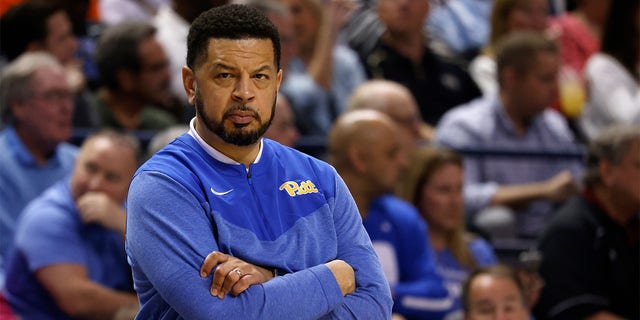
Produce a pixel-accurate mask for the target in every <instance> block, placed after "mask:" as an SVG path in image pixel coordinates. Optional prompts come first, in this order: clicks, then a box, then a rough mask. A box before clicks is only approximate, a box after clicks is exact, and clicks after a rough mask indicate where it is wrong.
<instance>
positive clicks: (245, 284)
mask: <svg viewBox="0 0 640 320" xmlns="http://www.w3.org/2000/svg"><path fill="white" fill-rule="evenodd" d="M325 265H326V266H327V267H328V268H329V269H330V270H331V272H332V273H333V276H334V277H335V278H336V281H337V282H338V285H339V286H340V290H341V291H342V295H343V296H346V295H347V294H349V293H353V292H354V291H355V289H356V279H355V275H354V272H353V268H351V266H350V265H349V264H348V263H346V262H344V261H342V260H333V261H330V262H327V263H325ZM212 272H213V280H212V282H211V295H212V296H215V297H218V298H219V299H224V297H225V296H226V295H227V294H229V293H231V294H232V295H233V296H238V295H239V294H241V293H242V292H244V291H245V290H247V289H248V288H249V287H250V286H252V285H254V284H261V283H264V282H267V281H269V280H271V279H272V278H274V276H275V275H274V274H273V272H271V271H270V270H268V269H265V268H262V267H259V266H256V265H253V264H251V263H248V262H245V261H242V260H240V259H238V258H236V257H232V256H230V255H228V254H224V253H222V252H219V251H214V252H212V253H210V254H209V255H207V257H206V258H205V259H204V262H203V263H202V267H201V268H200V276H201V277H207V276H208V275H210V274H211V273H212Z"/></svg>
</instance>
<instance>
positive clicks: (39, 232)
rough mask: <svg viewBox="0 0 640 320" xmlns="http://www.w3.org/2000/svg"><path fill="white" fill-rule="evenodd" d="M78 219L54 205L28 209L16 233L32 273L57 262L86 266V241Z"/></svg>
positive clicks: (20, 248)
mask: <svg viewBox="0 0 640 320" xmlns="http://www.w3.org/2000/svg"><path fill="white" fill-rule="evenodd" d="M80 228H81V226H80V223H79V220H74V218H73V216H72V213H70V212H65V211H60V209H57V208H56V207H55V206H54V205H49V206H46V205H40V203H38V206H32V207H27V210H26V211H25V215H24V218H23V219H22V220H21V221H20V226H19V228H18V230H17V232H16V237H15V241H16V247H17V248H18V249H19V250H20V252H21V254H23V255H24V256H25V258H26V260H27V263H28V266H29V270H30V271H32V272H35V271H36V270H38V269H40V268H43V267H46V266H48V265H52V264H58V263H78V264H81V265H86V264H87V261H86V257H85V249H84V240H83V239H82V237H81V236H80V234H79V229H80Z"/></svg>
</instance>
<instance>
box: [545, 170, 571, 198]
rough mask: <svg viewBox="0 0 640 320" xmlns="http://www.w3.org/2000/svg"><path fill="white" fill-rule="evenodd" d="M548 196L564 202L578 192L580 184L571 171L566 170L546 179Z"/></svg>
mask: <svg viewBox="0 0 640 320" xmlns="http://www.w3.org/2000/svg"><path fill="white" fill-rule="evenodd" d="M545 187H546V188H545V190H546V198H547V199H549V200H551V201H555V202H562V201H564V200H566V199H568V198H569V197H571V196H573V195H574V194H576V193H577V192H578V190H579V187H578V184H577V183H576V182H575V180H574V179H573V177H572V176H571V172H569V171H567V170H564V171H562V172H560V173H558V174H556V175H555V176H553V177H551V178H550V179H549V180H547V181H545Z"/></svg>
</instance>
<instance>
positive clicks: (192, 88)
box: [182, 66, 198, 105]
mask: <svg viewBox="0 0 640 320" xmlns="http://www.w3.org/2000/svg"><path fill="white" fill-rule="evenodd" d="M182 85H183V86H184V91H185V93H186V94H187V100H188V101H189V104H191V105H195V104H196V92H197V91H198V88H197V83H196V76H195V74H194V73H193V70H191V68H189V67H187V66H184V67H182Z"/></svg>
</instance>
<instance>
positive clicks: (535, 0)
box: [469, 0, 549, 95]
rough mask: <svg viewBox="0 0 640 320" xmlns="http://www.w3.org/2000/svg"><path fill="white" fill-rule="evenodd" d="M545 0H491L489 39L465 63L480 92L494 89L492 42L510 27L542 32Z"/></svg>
mask: <svg viewBox="0 0 640 320" xmlns="http://www.w3.org/2000/svg"><path fill="white" fill-rule="evenodd" d="M548 14H549V2H548V0H495V1H494V3H493V8H492V9H491V33H490V34H489V42H488V43H487V45H486V46H485V47H484V48H483V49H482V51H481V52H480V54H479V55H478V56H476V57H475V58H474V59H473V60H472V61H471V63H470V64H469V73H470V74H471V77H472V78H473V80H474V81H475V82H476V83H477V84H478V86H479V87H480V89H481V90H482V94H483V95H492V94H495V93H497V92H498V81H497V79H498V77H497V72H496V52H495V50H496V45H497V44H498V42H499V41H500V40H502V39H503V38H504V37H505V36H506V35H507V34H509V33H512V32H514V31H535V32H543V31H545V30H547V27H548Z"/></svg>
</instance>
